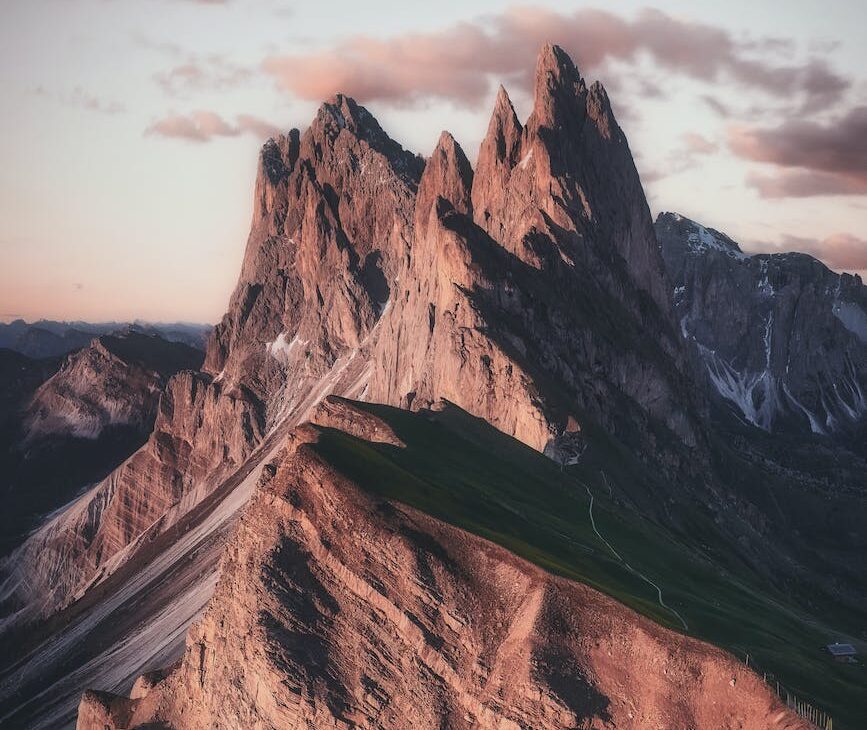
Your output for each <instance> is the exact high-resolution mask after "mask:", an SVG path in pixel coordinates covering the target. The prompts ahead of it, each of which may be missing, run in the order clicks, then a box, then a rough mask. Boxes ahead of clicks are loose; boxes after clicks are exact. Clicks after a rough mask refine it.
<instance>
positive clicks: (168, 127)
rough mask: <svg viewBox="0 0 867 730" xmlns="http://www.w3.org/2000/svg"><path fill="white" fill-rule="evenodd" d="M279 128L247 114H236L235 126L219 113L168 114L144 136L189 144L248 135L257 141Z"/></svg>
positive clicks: (278, 130)
mask: <svg viewBox="0 0 867 730" xmlns="http://www.w3.org/2000/svg"><path fill="white" fill-rule="evenodd" d="M279 132H280V129H279V128H278V127H276V126H274V125H273V124H269V123H268V122H266V121H264V120H262V119H259V118H258V117H254V116H251V115H249V114H240V115H238V117H237V118H236V120H235V124H230V123H229V122H227V121H226V120H225V119H223V117H221V116H220V115H219V114H217V113H215V112H211V111H195V112H192V113H191V114H188V115H183V114H170V115H168V116H167V117H164V118H163V119H159V120H157V121H156V122H154V123H153V124H151V126H150V127H148V128H147V130H145V134H148V135H157V136H160V137H170V138H174V139H183V140H187V141H189V142H209V141H211V140H212V139H214V138H215V137H237V136H239V135H241V134H245V133H249V134H253V135H254V136H256V137H258V138H260V139H266V138H268V137H273V136H274V135H276V134H278V133H279Z"/></svg>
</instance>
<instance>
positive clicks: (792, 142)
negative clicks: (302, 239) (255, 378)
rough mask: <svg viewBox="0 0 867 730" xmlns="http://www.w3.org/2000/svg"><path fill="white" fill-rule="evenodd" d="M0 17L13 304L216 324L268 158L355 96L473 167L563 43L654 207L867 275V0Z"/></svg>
mask: <svg viewBox="0 0 867 730" xmlns="http://www.w3.org/2000/svg"><path fill="white" fill-rule="evenodd" d="M2 12H3V22H2V23H0V85H2V92H3V98H4V100H5V103H4V110H3V114H2V115H0V156H2V159H3V165H2V166H0V317H2V318H4V319H8V318H10V317H14V316H23V317H25V318H27V319H36V318H39V317H50V318H60V319H79V318H80V319H89V320H96V319H100V320H104V319H131V318H144V319H151V320H177V319H186V320H196V321H215V320H216V319H218V318H219V317H220V316H221V314H222V312H223V311H224V308H225V306H226V303H227V300H228V295H229V292H230V291H231V288H232V286H233V283H234V280H235V277H236V276H237V272H238V268H239V265H240V260H241V256H242V253H243V248H244V243H245V240H246V232H247V227H248V225H249V216H250V210H251V197H252V184H253V176H254V172H255V165H256V155H257V150H258V148H259V146H260V145H261V141H262V139H264V138H265V137H267V136H268V135H270V134H272V133H273V132H274V131H275V130H280V129H288V128H290V127H293V126H297V127H300V128H302V129H303V128H304V127H305V126H306V125H307V123H308V122H309V120H310V119H311V118H312V116H313V113H314V112H315V109H316V106H317V102H318V101H319V100H321V99H323V98H325V97H327V96H329V95H331V94H332V93H334V92H336V91H345V92H347V93H350V94H352V95H354V96H355V97H356V98H358V99H359V101H361V102H362V103H364V104H365V105H366V106H368V108H369V109H370V110H371V111H372V112H373V113H374V114H375V115H376V116H377V118H378V119H379V120H380V122H381V123H382V125H383V126H384V127H385V129H386V130H387V131H388V132H389V133H390V134H391V135H392V136H393V137H395V138H396V139H397V140H399V141H400V142H401V143H403V144H404V145H405V146H408V147H409V148H411V149H413V150H414V151H417V152H420V153H422V154H426V153H428V152H429V151H430V150H431V149H432V148H433V146H434V144H435V142H436V139H437V137H438V136H439V133H440V131H441V130H442V129H443V128H448V129H449V130H450V131H452V133H453V134H454V135H455V137H456V138H457V139H458V141H459V142H460V143H461V144H462V145H463V146H464V148H465V149H466V151H467V154H468V156H469V157H470V159H473V158H474V157H475V153H476V149H477V146H478V143H479V141H480V139H481V136H482V134H483V132H484V129H485V126H486V124H487V118H488V115H489V112H490V108H491V106H492V103H493V98H494V94H495V90H496V85H497V84H498V83H500V82H502V83H504V84H505V85H506V86H507V88H508V89H509V91H510V93H511V94H512V96H513V98H514V99H515V101H516V106H517V107H518V111H519V113H521V112H524V113H526V112H527V111H528V103H529V100H528V96H527V92H528V74H530V73H531V71H532V67H533V59H534V56H535V53H536V51H537V50H538V47H539V46H540V45H541V43H542V42H545V41H551V42H555V43H559V44H560V45H562V46H563V47H564V48H566V50H567V51H569V52H570V54H572V55H573V57H574V58H575V59H576V61H577V63H578V65H579V68H580V69H581V70H582V72H583V73H584V75H585V76H586V77H588V78H589V79H596V78H599V79H601V80H602V81H603V83H604V84H605V85H606V88H607V89H608V91H609V94H610V96H611V97H612V101H613V105H614V108H615V112H616V114H617V116H618V119H619V121H620V123H621V125H622V126H623V128H624V129H625V131H626V133H627V135H628V137H629V140H630V145H631V147H632V149H633V152H634V153H635V156H636V163H637V165H638V167H639V170H640V171H641V173H642V178H643V180H644V182H645V187H646V190H647V193H648V199H649V202H650V206H651V209H652V211H653V213H654V214H656V213H657V212H660V211H663V210H674V211H678V212H681V213H683V214H684V215H688V216H689V217H692V218H695V219H697V220H699V221H701V222H702V223H704V224H706V225H709V226H713V227H715V228H718V229H720V230H723V231H725V232H727V233H728V234H729V235H731V236H732V237H733V238H735V239H736V240H739V241H740V242H741V244H742V245H743V246H744V248H746V249H747V250H790V249H797V250H803V251H807V252H808V253H812V254H813V255H816V256H819V257H821V258H823V260H825V261H826V263H828V264H829V265H830V266H832V267H834V268H837V269H838V270H839V269H847V270H862V271H863V270H864V269H867V242H865V239H867V196H865V193H867V78H865V75H864V69H865V68H867V50H865V45H864V44H863V42H862V38H861V35H862V33H863V28H864V27H867V10H865V5H864V4H863V3H860V2H859V3H856V2H840V3H833V4H829V3H826V2H825V3H820V2H791V3H786V4H785V5H783V4H778V3H755V2H742V1H741V0H732V1H731V2H727V3H724V4H721V3H718V2H680V1H672V2H665V3H659V4H657V5H655V6H647V5H645V4H643V3H635V2H619V3H605V4H603V3H575V2H572V3H568V2H557V3H554V2H550V3H536V4H529V5H528V4H524V5H522V6H513V5H510V4H506V3H498V2H492V1H490V0H484V1H481V2H475V3H472V4H471V3H466V2H452V1H451V0H443V1H442V2H438V3H436V4H429V3H424V4H422V3H418V4H411V5H410V4H406V3H402V4H396V3H389V2H382V1H380V0H373V1H372V2H368V3H364V4H361V3H354V2H353V3H341V2H331V3H327V4H326V3H311V4H304V5H302V4H299V3H295V2H281V1H280V0H225V1H224V2H219V1H217V0H211V1H210V2H197V1H196V0H124V1H123V2H120V1H119V0H29V1H27V2H24V1H23V0H22V1H19V2H14V1H12V0H10V2H7V3H5V4H4V8H3V11H2Z"/></svg>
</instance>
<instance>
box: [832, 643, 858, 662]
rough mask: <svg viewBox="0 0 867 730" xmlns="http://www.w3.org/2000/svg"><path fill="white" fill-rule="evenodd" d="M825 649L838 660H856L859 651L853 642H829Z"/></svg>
mask: <svg viewBox="0 0 867 730" xmlns="http://www.w3.org/2000/svg"><path fill="white" fill-rule="evenodd" d="M825 649H826V650H827V652H828V653H829V654H830V655H831V656H832V657H833V658H834V661H837V662H854V661H855V655H856V654H857V653H858V652H857V651H855V647H854V646H852V645H851V644H841V643H839V642H834V643H833V644H828V646H826V647H825Z"/></svg>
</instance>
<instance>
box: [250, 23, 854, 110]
mask: <svg viewBox="0 0 867 730" xmlns="http://www.w3.org/2000/svg"><path fill="white" fill-rule="evenodd" d="M547 41H552V42H556V43H559V44H560V45H562V46H563V47H564V48H565V49H566V50H567V51H568V52H570V53H571V54H572V55H573V57H574V58H575V59H576V61H577V62H578V65H579V67H580V68H582V69H583V70H584V71H585V72H587V71H594V70H598V69H599V68H600V67H601V66H602V64H603V63H605V62H606V61H608V60H619V61H628V62H635V61H637V60H639V58H640V57H642V56H645V55H647V56H649V57H650V58H652V59H653V61H655V63H656V64H657V65H658V66H659V67H661V68H662V69H664V70H667V71H670V72H674V73H679V74H682V75H684V76H688V77H690V78H693V79H698V80H701V81H706V82H709V83H713V82H716V81H719V80H720V79H721V78H724V77H728V78H730V79H733V80H734V81H735V82H736V83H737V84H739V85H740V86H742V87H745V88H750V89H756V90H759V91H762V92H765V93H767V94H771V95H774V96H776V97H780V98H784V99H786V100H791V99H793V98H798V99H800V101H801V102H802V103H803V105H804V106H805V107H808V108H813V107H815V106H817V105H819V104H828V103H832V102H834V101H836V100H838V99H839V98H841V96H842V95H843V93H844V92H845V91H846V90H847V89H848V87H849V86H850V81H849V80H848V79H846V78H844V77H842V76H840V75H838V74H836V73H835V72H833V71H832V70H830V69H829V68H828V67H827V65H826V64H825V63H824V62H823V61H821V60H816V59H809V60H807V61H806V62H804V63H800V64H797V63H795V64H793V63H778V62H776V61H774V60H772V59H773V57H776V56H778V55H779V51H780V46H781V43H780V41H779V39H764V40H762V39H759V40H758V41H751V40H739V39H737V38H735V37H734V36H733V35H732V34H731V33H730V32H729V31H726V30H723V29H721V28H717V27H715V26H712V25H708V24H706V23H700V22H692V21H687V20H682V19H679V18H674V17H672V16H670V15H667V14H666V13H663V12H661V11H659V10H650V9H648V10H643V11H641V12H639V13H638V14H637V15H636V16H635V17H634V18H632V19H628V18H624V17H621V16H619V15H616V14H614V13H611V12H608V11H606V10H598V9H590V8H584V9H580V10H577V11H575V12H572V13H559V12H555V11H552V10H545V9H541V8H517V9H510V10H507V11H505V12H502V13H500V14H496V15H491V16H486V17H485V18H483V19H481V20H479V21H476V22H463V23H458V24H455V25H452V26H451V27H449V28H446V29H444V30H440V31H434V32H428V33H407V34H404V35H399V36H394V37H392V38H388V39H378V38H373V37H370V36H367V35H354V36H350V37H348V38H344V39H341V40H339V42H336V43H335V44H334V45H333V46H332V47H331V48H328V49H325V50H321V51H315V52H311V53H300V54H299V53H296V54H286V55H275V56H271V57H269V58H267V59H265V61H264V62H263V68H264V69H265V71H266V72H267V73H269V74H271V75H272V76H273V77H274V79H275V80H276V82H277V84H278V85H279V86H280V87H281V88H283V89H285V90H287V91H289V92H291V93H293V94H295V95H297V96H299V97H301V98H304V99H309V100H317V101H318V100H320V99H323V98H326V97H328V96H330V95H331V94H333V93H335V92H336V91H344V92H346V93H349V94H352V95H354V96H355V97H356V98H358V99H359V100H361V101H371V100H376V101H381V102H388V103H392V104H396V105H411V104H417V103H419V102H421V101H423V100H424V99H425V98H428V97H439V98H445V99H450V100H452V101H454V102H455V103H457V104H460V105H463V106H468V107H475V106H478V105H479V104H480V103H481V102H482V101H484V100H485V99H486V97H487V94H488V90H489V85H490V83H491V81H492V79H496V80H498V81H499V80H504V81H507V82H508V83H510V84H512V85H516V86H517V87H519V88H521V89H523V90H525V91H529V90H530V87H531V82H532V72H531V71H530V69H532V66H533V59H534V58H535V55H536V53H537V52H538V49H539V47H540V46H541V45H542V44H543V43H544V42H547Z"/></svg>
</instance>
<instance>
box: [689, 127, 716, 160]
mask: <svg viewBox="0 0 867 730" xmlns="http://www.w3.org/2000/svg"><path fill="white" fill-rule="evenodd" d="M681 139H683V143H684V146H685V147H686V151H687V152H688V153H689V154H693V155H709V154H711V153H712V152H716V151H717V149H718V145H717V144H716V142H711V141H710V140H709V139H708V138H707V137H704V136H703V135H701V134H698V133H697V132H687V133H686V134H684V135H683V136H682V137H681Z"/></svg>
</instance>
